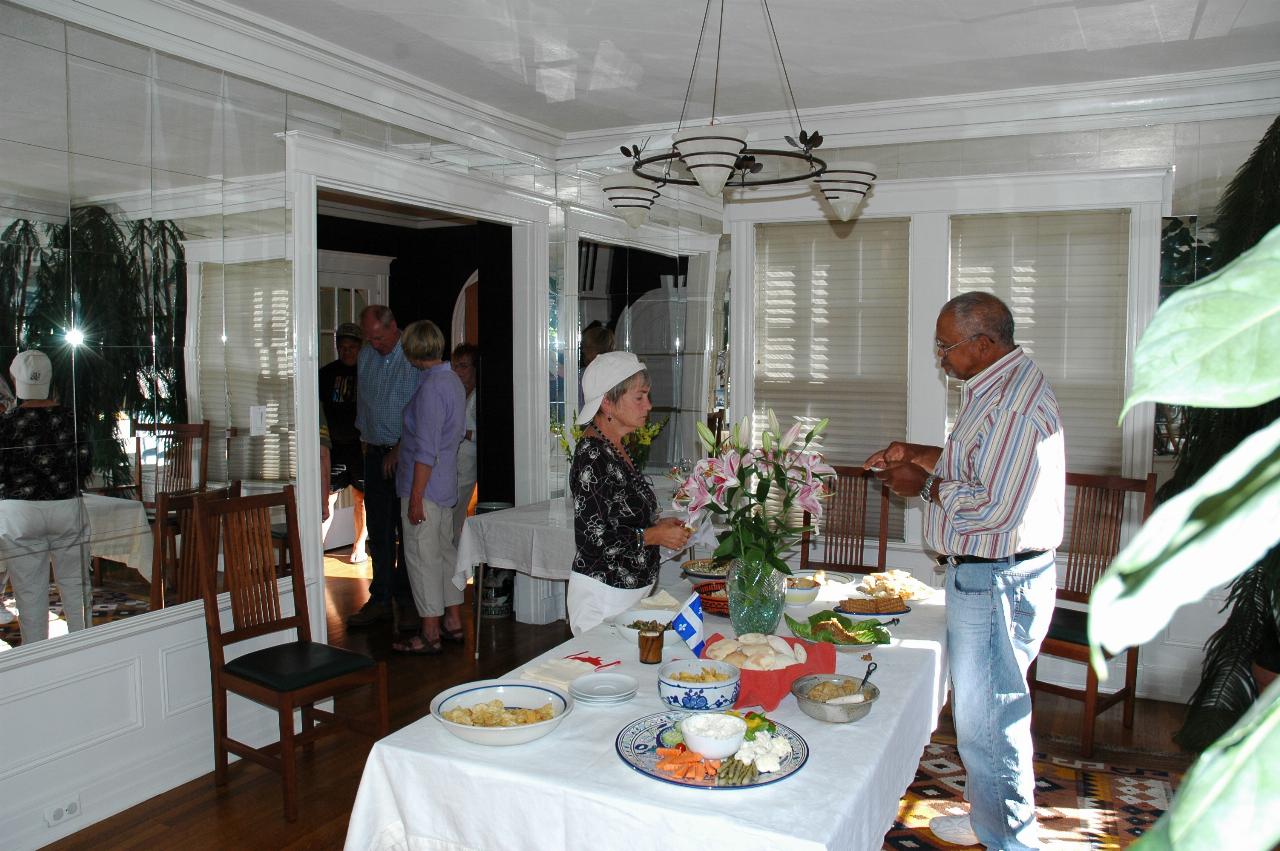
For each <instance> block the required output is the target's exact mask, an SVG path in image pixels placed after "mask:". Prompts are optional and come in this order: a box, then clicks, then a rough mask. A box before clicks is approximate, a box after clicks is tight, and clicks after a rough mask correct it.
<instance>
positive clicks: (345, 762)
mask: <svg viewBox="0 0 1280 851" xmlns="http://www.w3.org/2000/svg"><path fill="white" fill-rule="evenodd" d="M326 585H327V594H326V602H327V609H328V610H327V615H328V622H329V637H330V641H332V642H333V643H334V644H339V645H342V646H346V647H350V648H352V649H355V650H361V651H364V652H368V653H370V654H371V655H373V656H374V657H376V658H378V659H386V660H387V662H388V668H389V675H390V683H391V724H392V728H393V729H398V728H400V727H403V726H405V725H406V724H409V723H410V722H412V721H415V720H417V719H418V718H421V717H422V716H424V715H426V714H427V711H428V710H427V707H428V704H429V703H430V701H431V698H432V697H434V696H435V694H436V693H437V692H439V691H440V690H441V689H444V688H447V687H449V686H451V685H454V684H457V683H461V682H467V681H469V680H474V679H483V678H487V677H496V676H500V675H502V674H504V673H506V672H507V671H509V670H511V669H512V668H514V667H516V666H517V665H520V664H522V663H523V662H524V661H525V660H527V659H530V658H532V657H534V656H537V655H538V654H540V653H543V652H544V651H546V650H547V649H549V648H551V647H554V646H555V645H557V644H559V643H560V642H562V641H565V640H566V639H567V638H569V629H568V627H567V626H566V625H565V624H564V623H563V622H556V623H553V624H548V625H546V626H530V625H526V624H519V623H516V622H515V621H514V620H511V619H506V620H486V621H485V626H484V630H483V637H482V641H483V647H482V652H481V660H480V662H479V663H477V662H476V661H475V659H474V646H473V645H472V641H473V638H474V622H472V621H470V620H469V621H468V624H469V625H470V626H471V629H469V631H468V638H467V644H466V646H465V648H460V647H457V646H449V645H446V650H445V653H444V654H443V655H441V656H436V657H405V656H397V655H395V654H392V653H390V642H391V635H390V630H389V628H388V627H385V626H378V627H374V628H365V629H352V630H348V629H347V627H346V626H345V624H344V623H343V618H344V617H345V615H346V614H348V613H350V612H352V611H354V610H355V609H356V608H358V607H359V606H360V605H361V604H362V603H363V602H364V600H365V598H366V597H367V586H368V583H367V581H366V580H364V579H361V578H356V577H354V576H351V575H350V574H348V576H330V577H328V578H327V580H326ZM468 617H470V612H468ZM356 699H358V700H364V697H363V695H361V696H360V697H359V698H352V700H356ZM1078 713H1079V704H1077V703H1073V702H1071V701H1068V700H1066V699H1064V698H1059V697H1056V696H1054V695H1044V696H1043V698H1042V699H1038V701H1037V706H1036V717H1035V721H1034V729H1035V734H1036V746H1037V748H1038V749H1045V748H1047V749H1050V750H1051V751H1053V752H1055V753H1070V752H1071V750H1072V745H1073V744H1074V743H1076V742H1078V741H1079V731H1078V723H1079V722H1078V719H1079V714H1078ZM1120 714H1121V710H1120V707H1118V706H1117V707H1114V708H1112V709H1111V710H1109V711H1108V712H1107V713H1105V714H1104V715H1103V716H1101V717H1100V718H1099V720H1098V728H1097V734H1096V742H1097V743H1098V745H1097V747H1096V749H1095V753H1094V759H1096V760H1099V761H1107V762H1114V763H1118V764H1122V765H1128V766H1138V767H1150V768H1165V769H1175V770H1181V769H1183V768H1185V766H1186V765H1187V764H1188V762H1189V759H1188V757H1186V756H1185V755H1181V754H1178V753H1177V748H1176V747H1175V746H1174V745H1173V743H1172V741H1171V737H1172V734H1173V732H1174V731H1175V730H1176V729H1177V728H1178V727H1179V726H1180V724H1181V720H1182V707H1180V706H1176V705H1174V704H1168V703H1160V702H1157V701H1146V700H1139V701H1138V708H1137V720H1136V723H1135V724H1134V728H1133V730H1125V729H1124V728H1123V726H1122V725H1121V723H1120ZM948 727H949V722H948V721H947V719H945V718H944V719H943V722H942V728H941V729H943V730H947V729H948ZM369 747H370V743H369V741H368V740H366V739H362V738H360V737H357V736H350V735H339V736H335V737H332V738H328V739H323V740H321V741H319V742H317V743H316V746H315V753H314V754H313V755H312V756H310V757H307V756H305V755H303V754H301V753H299V770H298V787H299V798H300V804H299V818H298V821H297V822H296V823H294V824H289V823H287V822H285V820H284V816H283V813H282V809H281V795H280V781H279V777H278V776H277V775H276V774H274V773H272V772H269V771H267V770H265V769H263V768H261V767H259V766H256V765H252V764H246V763H244V762H239V763H236V764H234V765H232V766H231V771H230V782H229V784H228V785H227V786H226V788H224V789H221V790H220V789H217V788H216V787H215V786H214V784H213V775H212V771H211V772H210V773H209V774H207V775H205V776H203V777H200V778H197V779H196V780H193V781H191V782H190V783H187V784H185V785H183V786H179V787H178V788H176V789H173V790H171V791H169V792H166V793H165V794H163V795H159V796H157V797H155V798H152V799H151V800H149V801H145V802H143V803H141V804H139V805H138V806H136V807H133V808H132V809H129V810H126V811H125V812H123V813H120V814H118V815H116V816H113V817H112V818H109V819H106V820H105V821H102V822H99V823H97V824H95V825H92V826H90V827H88V828H86V829H85V830H83V831H80V832H79V833H76V834H74V835H72V836H70V837H68V838H67V839H65V840H63V841H61V842H59V843H57V844H55V845H52V846H49V847H51V848H55V849H94V851H97V849H101V848H112V849H131V848H139V849H155V848H179V847H180V848H182V849H183V851H202V849H210V851H214V850H215V849H216V851H223V849H233V848H234V849H259V848H261V849H294V848H297V849H302V848H308V849H310V848H318V849H333V848H341V847H342V844H343V840H344V838H345V836H346V831H347V819H348V815H349V813H350V811H351V806H352V803H353V802H354V800H355V794H356V788H357V787H358V785H359V783H360V774H361V772H362V771H363V769H364V762H365V758H366V757H367V755H368V753H369ZM210 769H212V765H211V766H210Z"/></svg>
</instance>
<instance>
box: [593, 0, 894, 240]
mask: <svg viewBox="0 0 1280 851" xmlns="http://www.w3.org/2000/svg"><path fill="white" fill-rule="evenodd" d="M716 2H717V0H707V5H706V9H705V10H704V11H703V14H702V27H701V29H700V30H699V31H698V46H697V48H696V49H695V50H694V54H693V68H692V69H691V70H690V72H689V85H688V87H687V88H686V89H685V95H684V106H683V107H682V108H681V110H680V120H679V121H678V122H677V124H676V131H675V134H674V136H673V137H672V140H671V148H670V149H669V150H666V151H663V152H661V153H657V154H650V155H648V156H646V155H645V152H644V146H643V145H623V146H622V148H621V151H622V155H623V156H624V157H627V158H628V159H629V160H631V161H632V162H631V170H630V171H629V172H621V173H619V174H614V175H611V176H609V177H606V178H604V179H603V180H602V181H601V183H600V186H601V188H602V189H603V190H604V193H605V196H606V197H607V198H608V199H609V203H610V204H611V205H612V206H613V208H614V209H615V210H616V211H617V212H618V214H619V215H621V216H622V218H623V219H624V220H625V221H626V222H627V224H629V225H630V226H631V227H640V225H642V224H644V222H645V221H646V220H647V219H648V217H649V210H650V209H652V207H653V204H654V202H655V201H657V200H658V198H660V197H661V195H662V192H661V190H662V187H664V186H666V185H667V184H672V185H675V186H700V187H702V190H703V191H704V192H706V193H707V195H709V196H711V197H713V198H714V197H716V196H718V195H720V194H721V193H722V192H723V191H724V190H725V188H734V189H738V188H751V187H755V186H776V185H778V184H782V183H799V182H805V181H807V182H811V183H812V185H814V186H815V188H817V189H818V190H819V191H820V192H821V194H822V196H823V197H824V198H825V199H826V200H827V201H828V202H829V203H830V205H831V208H832V210H833V212H834V213H835V215H836V217H837V218H839V219H840V220H841V221H844V222H847V221H849V220H850V219H851V218H853V214H854V211H855V210H856V209H857V208H858V205H859V204H860V203H861V201H862V199H863V197H864V196H865V195H866V194H867V192H868V191H869V190H870V189H871V186H872V184H873V183H874V182H875V179H876V173H875V166H874V165H872V164H870V163H862V162H858V163H843V164H838V165H830V166H828V165H827V163H826V161H824V160H822V159H821V158H819V157H818V156H817V155H816V154H815V153H814V151H815V150H816V149H817V148H819V147H821V145H822V134H821V133H819V132H818V131H816V130H814V131H812V132H810V131H808V130H805V128H804V124H803V122H802V121H801V120H800V111H799V109H798V108H797V106H796V98H795V93H794V92H793V91H792V90H791V78H790V76H789V75H788V74H787V66H786V63H785V62H783V60H782V47H781V46H780V45H779V43H778V33H777V31H776V30H775V29H774V26H773V16H772V15H771V14H770V12H769V3H768V0H760V5H761V6H762V7H763V10H764V20H765V24H766V28H767V29H768V33H769V37H770V39H771V40H772V42H773V50H774V53H775V55H776V56H777V57H778V65H779V66H780V67H781V69H782V79H783V81H784V83H785V85H786V94H787V98H788V100H789V102H790V106H791V113H792V115H793V116H794V118H795V123H796V126H797V129H798V131H799V132H798V133H797V134H796V135H795V136H794V137H792V136H789V135H788V136H784V137H783V138H784V139H786V141H787V144H788V145H790V146H791V149H790V150H784V149H776V148H751V147H748V146H747V128H745V127H737V126H731V125H726V124H721V123H720V122H719V120H718V119H717V118H716V102H717V99H718V95H719V89H720V47H721V44H722V42H723V35H724V0H718V2H719V6H720V10H719V11H720V14H719V24H718V26H717V29H716V33H715V40H716V45H715V75H714V77H713V80H712V89H711V119H710V121H709V122H708V123H707V124H706V125H705V126H699V127H685V124H684V121H685V115H686V114H687V113H688V110H689V99H690V97H691V95H692V94H693V88H694V78H695V76H696V74H697V70H698V59H699V57H700V56H701V54H702V46H703V42H704V40H705V39H706V36H707V32H708V24H709V22H710V21H711V9H712V5H713V4H714V3H716ZM766 163H768V164H769V165H770V166H771V168H770V171H769V173H767V174H766V173H763V172H764V171H765V166H766ZM788 163H790V164H791V165H793V166H794V165H795V164H797V163H798V164H799V165H800V166H801V168H800V169H799V170H795V171H793V172H791V173H783V172H782V167H783V166H784V165H787V164H788ZM686 175H687V176H686Z"/></svg>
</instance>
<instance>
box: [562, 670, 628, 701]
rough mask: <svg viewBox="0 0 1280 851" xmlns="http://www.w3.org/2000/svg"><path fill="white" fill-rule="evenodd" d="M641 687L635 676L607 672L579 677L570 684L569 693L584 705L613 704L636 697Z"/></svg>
mask: <svg viewBox="0 0 1280 851" xmlns="http://www.w3.org/2000/svg"><path fill="white" fill-rule="evenodd" d="M639 688H640V684H639V683H637V682H636V679H635V677H628V676H627V675H626V674H614V673H607V672H606V673H598V674H586V675H584V676H581V677H578V678H577V679H576V680H574V681H573V682H572V683H570V684H569V694H571V695H573V699H574V700H575V701H577V702H578V703H579V704H581V705H584V706H613V705H614V704H616V703H626V702H627V701H628V700H630V699H631V698H633V697H635V696H636V690H637V689H639Z"/></svg>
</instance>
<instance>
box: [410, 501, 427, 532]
mask: <svg viewBox="0 0 1280 851" xmlns="http://www.w3.org/2000/svg"><path fill="white" fill-rule="evenodd" d="M426 519H427V512H426V511H425V510H424V509H423V507H422V494H418V495H417V496H414V495H412V494H410V495H409V522H410V523H411V524H413V525H414V526H417V525H418V524H419V523H423V522H425V521H426Z"/></svg>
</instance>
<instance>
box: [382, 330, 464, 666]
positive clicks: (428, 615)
mask: <svg viewBox="0 0 1280 851" xmlns="http://www.w3.org/2000/svg"><path fill="white" fill-rule="evenodd" d="M400 345H401V348H402V349H403V351H404V355H405V357H406V358H408V360H409V363H411V364H413V365H414V366H415V367H417V368H418V369H420V370H422V378H421V380H420V381H419V382H418V389H417V390H416V391H414V394H413V398H412V399H410V400H409V404H408V405H407V406H405V409H404V427H403V429H402V431H401V435H400V463H399V464H398V465H397V466H396V494H397V495H398V496H399V497H400V518H401V521H402V525H403V529H404V532H403V534H404V551H405V567H406V569H407V571H408V573H409V586H410V587H411V588H412V589H413V603H414V606H415V607H416V608H417V610H418V617H420V618H422V626H421V629H420V631H419V633H418V634H417V635H414V636H413V637H412V638H409V639H408V640H406V641H398V642H396V643H395V644H393V645H391V649H392V650H395V651H396V652H397V653H412V654H415V655H419V656H434V655H435V654H437V653H439V652H440V650H441V646H442V645H441V640H444V641H453V642H458V643H461V642H462V641H463V640H464V637H465V632H464V631H463V629H462V611H461V610H462V591H461V590H459V589H458V587H457V586H456V585H454V584H453V565H454V562H455V561H456V560H457V554H458V551H457V550H456V549H455V548H454V544H453V505H454V503H455V502H457V499H458V466H457V461H458V444H459V443H461V442H462V435H463V431H464V429H465V425H464V418H465V413H466V406H467V394H466V391H465V390H464V389H463V388H462V382H461V381H459V380H458V376H457V375H456V374H454V372H453V370H452V369H450V368H449V364H447V363H445V362H444V335H443V334H441V333H440V329H439V328H437V327H436V326H435V323H433V322H429V321H426V320H423V321H421V322H415V323H413V324H412V325H410V326H409V327H408V328H406V329H405V331H404V336H403V337H402V338H401V341H400Z"/></svg>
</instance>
